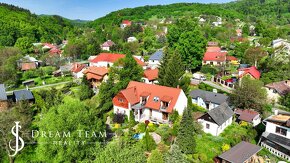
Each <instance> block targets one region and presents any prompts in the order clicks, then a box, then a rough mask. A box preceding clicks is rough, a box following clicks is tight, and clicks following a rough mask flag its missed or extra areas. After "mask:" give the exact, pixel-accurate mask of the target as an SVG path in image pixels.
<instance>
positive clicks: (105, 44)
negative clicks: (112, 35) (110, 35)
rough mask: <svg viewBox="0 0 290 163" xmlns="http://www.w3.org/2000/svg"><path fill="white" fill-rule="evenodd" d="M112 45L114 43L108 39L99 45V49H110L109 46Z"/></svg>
mask: <svg viewBox="0 0 290 163" xmlns="http://www.w3.org/2000/svg"><path fill="white" fill-rule="evenodd" d="M114 45H115V43H114V42H113V41H111V40H108V41H106V42H104V43H103V44H102V45H101V49H102V50H104V51H110V47H112V46H114Z"/></svg>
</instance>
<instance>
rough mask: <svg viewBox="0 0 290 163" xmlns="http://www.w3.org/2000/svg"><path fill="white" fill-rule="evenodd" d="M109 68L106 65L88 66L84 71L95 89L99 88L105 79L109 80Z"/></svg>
mask: <svg viewBox="0 0 290 163" xmlns="http://www.w3.org/2000/svg"><path fill="white" fill-rule="evenodd" d="M108 71H109V70H108V69H107V68H106V67H88V68H87V69H86V70H84V71H83V74H85V75H86V77H87V80H88V81H89V82H90V83H91V85H92V87H93V89H96V88H98V87H99V86H100V85H101V83H102V82H103V81H107V80H108Z"/></svg>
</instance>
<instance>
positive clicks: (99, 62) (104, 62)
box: [89, 53, 146, 68]
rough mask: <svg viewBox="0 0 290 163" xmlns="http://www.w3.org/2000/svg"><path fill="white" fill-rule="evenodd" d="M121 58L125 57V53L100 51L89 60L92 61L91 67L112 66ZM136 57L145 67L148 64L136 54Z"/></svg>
mask: <svg viewBox="0 0 290 163" xmlns="http://www.w3.org/2000/svg"><path fill="white" fill-rule="evenodd" d="M92 58H93V59H92ZM121 58H125V54H114V53H100V54H99V55H97V56H96V57H91V59H90V60H89V63H90V67H92V66H95V67H112V66H113V64H114V63H115V62H117V61H118V60H119V59H121ZM134 59H135V60H136V62H137V63H138V64H139V65H140V66H142V67H143V68H145V67H146V64H145V63H144V62H142V61H141V60H139V59H137V58H136V57H135V56H134Z"/></svg>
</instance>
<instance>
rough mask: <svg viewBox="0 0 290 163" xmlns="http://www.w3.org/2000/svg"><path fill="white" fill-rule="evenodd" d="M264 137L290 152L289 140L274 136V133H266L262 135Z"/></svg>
mask: <svg viewBox="0 0 290 163" xmlns="http://www.w3.org/2000/svg"><path fill="white" fill-rule="evenodd" d="M262 137H264V138H266V139H268V140H270V141H272V142H274V143H275V144H278V145H280V146H282V147H284V148H286V149H287V150H289V151H290V141H289V139H287V138H285V137H283V136H279V135H276V134H272V133H269V132H264V133H263V134H262Z"/></svg>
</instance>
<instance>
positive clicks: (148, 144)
mask: <svg viewBox="0 0 290 163" xmlns="http://www.w3.org/2000/svg"><path fill="white" fill-rule="evenodd" d="M141 144H142V146H143V148H144V149H146V150H147V151H151V150H153V149H155V148H156V143H155V141H154V139H153V138H152V136H151V135H149V132H148V129H146V131H145V136H144V137H143V138H142V140H141Z"/></svg>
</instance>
